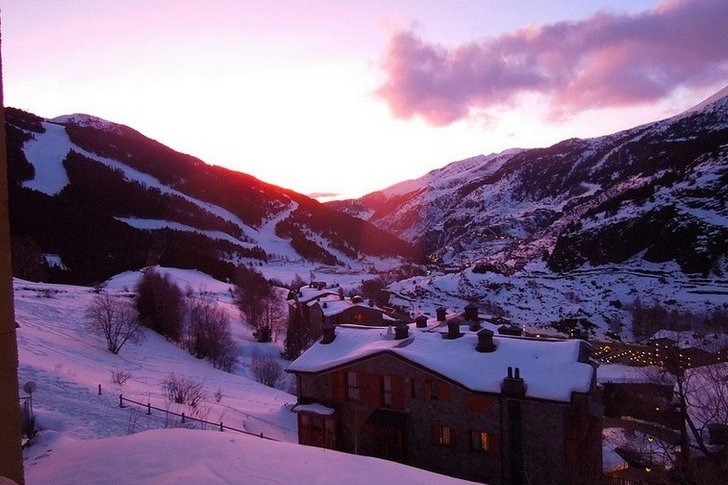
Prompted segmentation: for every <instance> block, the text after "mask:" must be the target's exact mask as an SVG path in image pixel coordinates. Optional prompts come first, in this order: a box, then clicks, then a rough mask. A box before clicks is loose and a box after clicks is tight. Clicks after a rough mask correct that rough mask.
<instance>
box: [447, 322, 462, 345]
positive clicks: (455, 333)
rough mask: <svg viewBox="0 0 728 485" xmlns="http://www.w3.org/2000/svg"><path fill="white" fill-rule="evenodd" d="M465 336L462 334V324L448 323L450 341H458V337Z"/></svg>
mask: <svg viewBox="0 0 728 485" xmlns="http://www.w3.org/2000/svg"><path fill="white" fill-rule="evenodd" d="M462 335H463V334H461V333H460V322H459V321H457V320H455V321H450V322H447V338H449V339H451V340H452V339H456V338H458V337H461V336H462Z"/></svg>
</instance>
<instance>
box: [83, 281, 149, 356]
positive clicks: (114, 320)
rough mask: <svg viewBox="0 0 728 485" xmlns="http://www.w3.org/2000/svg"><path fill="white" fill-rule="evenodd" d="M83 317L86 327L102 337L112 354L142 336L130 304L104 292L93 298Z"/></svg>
mask: <svg viewBox="0 0 728 485" xmlns="http://www.w3.org/2000/svg"><path fill="white" fill-rule="evenodd" d="M85 316H86V325H87V327H88V328H89V329H90V330H91V331H93V332H94V333H100V334H102V335H103V336H104V338H105V339H106V346H107V348H108V349H109V351H111V353H112V354H118V353H119V351H120V350H121V348H122V347H123V346H124V344H125V343H127V342H128V341H132V342H134V341H138V340H139V339H140V338H141V337H142V336H143V334H142V332H141V324H140V323H139V321H138V320H137V318H136V314H135V312H134V307H133V305H132V304H131V302H128V301H125V300H122V299H121V298H115V297H113V296H111V295H109V294H108V293H106V292H102V293H101V294H99V295H98V296H96V297H95V298H94V300H93V302H92V303H91V305H89V307H88V308H86V315H85Z"/></svg>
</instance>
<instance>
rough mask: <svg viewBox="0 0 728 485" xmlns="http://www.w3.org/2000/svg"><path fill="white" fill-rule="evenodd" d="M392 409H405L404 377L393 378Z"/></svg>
mask: <svg viewBox="0 0 728 485" xmlns="http://www.w3.org/2000/svg"><path fill="white" fill-rule="evenodd" d="M392 407H393V408H394V409H404V381H403V380H402V376H392Z"/></svg>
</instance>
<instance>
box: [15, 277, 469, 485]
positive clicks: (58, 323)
mask: <svg viewBox="0 0 728 485" xmlns="http://www.w3.org/2000/svg"><path fill="white" fill-rule="evenodd" d="M161 271H163V272H165V273H167V274H169V275H170V277H171V278H172V279H173V280H174V281H175V282H176V283H177V284H178V285H179V286H180V287H182V288H187V289H188V290H187V292H188V294H189V295H190V296H188V298H205V299H206V300H208V301H213V302H215V304H216V305H218V306H219V307H221V308H222V309H223V310H224V311H225V312H226V313H227V314H228V315H229V316H230V317H231V320H232V322H233V323H232V329H233V335H234V338H235V340H236V341H237V343H238V344H237V353H238V355H239V356H240V364H239V365H238V367H237V369H236V371H235V372H234V373H232V374H230V373H225V372H222V371H220V370H217V369H215V368H213V367H212V366H211V365H210V364H209V363H207V362H206V361H204V360H198V359H195V358H194V357H191V356H190V355H189V354H187V353H186V352H185V351H184V350H182V349H180V348H178V347H176V346H174V345H172V344H171V343H169V342H168V341H166V340H165V339H163V338H162V337H160V336H159V335H157V334H155V333H153V332H151V331H145V339H144V340H143V341H142V342H140V343H137V344H127V346H125V347H124V348H123V349H122V351H121V352H120V353H119V354H118V355H113V354H111V353H110V352H108V351H107V350H106V345H105V342H104V340H103V338H102V337H101V336H98V335H94V334H92V333H89V331H88V330H87V329H86V327H85V326H84V324H83V321H84V309H85V308H86V307H87V306H88V305H89V304H90V303H91V301H92V300H93V298H94V297H95V296H96V292H95V289H93V288H88V287H80V286H71V285H49V284H38V283H30V282H27V281H23V280H15V282H14V290H15V313H16V321H17V322H18V324H19V328H18V329H17V339H18V346H19V358H20V368H19V383H20V385H21V391H20V392H21V395H25V393H24V392H23V391H22V385H23V384H24V383H26V382H28V381H33V382H35V383H36V390H35V392H34V393H33V406H34V410H35V414H36V417H37V427H38V428H39V429H40V432H39V433H38V435H37V436H36V438H35V439H34V441H33V444H32V446H29V447H28V448H26V450H25V452H24V457H25V474H26V481H27V483H28V484H30V485H34V484H45V483H54V484H63V483H68V484H71V483H74V484H75V483H94V484H102V483H103V484H106V483H109V484H110V483H172V482H174V483H189V484H192V483H195V484H197V483H290V482H293V481H296V480H298V481H303V482H304V483H313V482H315V483H332V484H333V483H371V481H372V480H382V481H384V480H387V481H391V480H394V481H395V482H405V481H410V482H414V483H462V482H459V481H458V480H455V479H451V478H448V477H442V476H439V475H435V474H432V473H428V472H424V471H420V470H416V469H412V468H409V467H404V466H400V465H397V464H394V463H390V462H382V461H380V460H375V459H372V458H363V457H356V456H351V455H345V454H341V453H337V452H333V451H329V450H321V449H315V448H308V447H302V446H298V445H296V444H294V443H296V442H297V436H296V418H295V415H294V413H292V412H291V407H292V405H293V404H295V401H296V399H295V396H293V395H291V394H288V393H286V392H283V391H280V390H277V389H273V388H270V387H266V386H263V385H261V384H259V383H258V382H256V381H255V380H253V379H252V378H251V377H250V376H251V373H250V368H249V364H250V360H251V357H252V355H253V353H254V352H258V353H260V354H267V355H270V356H272V357H274V358H278V356H279V351H280V344H259V343H256V342H255V341H254V339H253V338H252V336H251V330H250V329H249V328H248V327H247V326H246V325H243V324H242V323H241V322H240V320H239V317H238V312H237V310H236V309H235V308H234V306H233V305H232V301H231V295H230V292H229V288H230V287H229V285H227V284H225V283H221V282H219V281H216V280H214V279H212V278H210V277H209V276H207V275H205V274H203V273H200V272H198V271H191V270H178V269H165V268H162V269H161ZM139 274H140V273H138V272H128V273H124V274H121V275H119V276H117V277H115V278H112V279H111V280H110V281H108V282H107V283H106V284H105V285H104V287H105V290H106V291H109V292H111V293H112V294H114V295H117V296H119V297H128V296H130V293H129V290H130V289H132V288H133V287H134V285H135V284H136V280H137V278H138V277H139ZM281 363H283V362H281ZM114 371H125V372H129V373H130V374H131V377H130V378H129V379H128V380H127V381H126V382H125V383H124V384H123V385H121V384H118V383H114V382H112V379H111V373H112V372H114ZM171 373H174V374H175V375H176V376H180V377H185V378H189V379H193V380H195V381H196V382H202V383H203V388H204V390H205V392H206V393H207V397H206V398H205V399H204V400H203V401H202V403H201V404H199V405H198V406H197V407H196V408H194V409H193V408H190V407H189V406H183V405H177V404H171V403H170V402H168V401H167V400H166V399H165V398H164V397H163V395H162V391H161V382H162V381H163V380H164V379H165V378H167V377H168V376H169V375H170V374H171ZM99 385H100V386H101V394H100V395H99V393H98V389H99V387H98V386H99ZM120 394H123V395H124V397H125V398H129V399H133V400H136V401H139V402H143V403H146V402H149V403H151V404H152V406H156V407H159V408H162V409H170V410H176V411H177V412H185V413H187V415H188V416H197V417H200V418H202V419H206V420H208V421H211V422H221V421H222V422H224V423H225V425H226V426H231V427H235V428H239V429H243V430H246V431H249V432H251V433H253V434H261V433H262V434H263V435H264V436H266V437H270V438H273V439H274V440H277V441H271V440H262V439H261V438H259V437H256V436H249V435H245V434H240V433H235V432H233V431H225V432H220V431H218V430H216V429H213V428H214V427H212V426H208V428H207V430H201V429H198V428H196V427H195V426H190V424H189V421H188V423H187V424H186V425H182V424H181V423H180V422H179V421H176V420H174V419H169V418H165V417H163V416H162V413H160V412H157V411H153V413H152V416H147V415H146V414H145V410H144V409H143V408H140V407H136V406H133V405H127V407H125V408H119V406H118V403H119V395H120ZM216 394H217V395H218V396H221V397H220V399H219V400H218V399H217V396H215V395H216ZM197 426H198V427H199V425H197ZM189 427H192V428H195V429H180V428H189Z"/></svg>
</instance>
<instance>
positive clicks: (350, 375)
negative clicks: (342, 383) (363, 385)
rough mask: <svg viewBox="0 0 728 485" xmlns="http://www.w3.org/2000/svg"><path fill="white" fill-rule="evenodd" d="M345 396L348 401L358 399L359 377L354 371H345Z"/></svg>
mask: <svg viewBox="0 0 728 485" xmlns="http://www.w3.org/2000/svg"><path fill="white" fill-rule="evenodd" d="M346 396H347V397H348V398H349V400H350V401H358V400H359V379H358V377H357V375H356V372H347V373H346Z"/></svg>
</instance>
